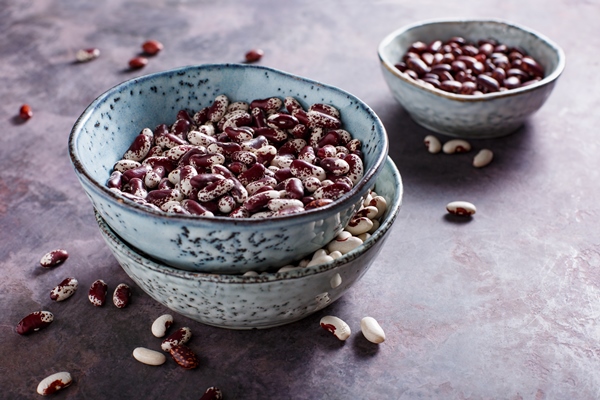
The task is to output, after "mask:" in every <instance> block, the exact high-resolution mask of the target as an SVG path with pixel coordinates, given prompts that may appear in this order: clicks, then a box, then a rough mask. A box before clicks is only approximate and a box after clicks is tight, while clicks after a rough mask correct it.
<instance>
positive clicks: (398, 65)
mask: <svg viewBox="0 0 600 400" xmlns="http://www.w3.org/2000/svg"><path fill="white" fill-rule="evenodd" d="M394 67H395V68H396V69H397V70H398V71H400V72H404V71H406V68H408V67H407V66H406V63H405V62H404V61H400V62H398V63H396V64H394Z"/></svg>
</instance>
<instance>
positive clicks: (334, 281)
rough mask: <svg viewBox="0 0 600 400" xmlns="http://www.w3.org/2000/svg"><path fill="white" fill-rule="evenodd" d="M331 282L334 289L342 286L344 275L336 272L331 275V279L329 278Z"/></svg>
mask: <svg viewBox="0 0 600 400" xmlns="http://www.w3.org/2000/svg"><path fill="white" fill-rule="evenodd" d="M329 284H330V285H331V288H332V289H335V288H336V287H338V286H340V285H341V284H342V277H341V275H340V274H335V275H333V276H332V277H331V279H330V280H329Z"/></svg>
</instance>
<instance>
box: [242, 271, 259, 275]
mask: <svg viewBox="0 0 600 400" xmlns="http://www.w3.org/2000/svg"><path fill="white" fill-rule="evenodd" d="M258 275H259V274H258V272H256V271H246V272H244V274H243V275H242V276H258Z"/></svg>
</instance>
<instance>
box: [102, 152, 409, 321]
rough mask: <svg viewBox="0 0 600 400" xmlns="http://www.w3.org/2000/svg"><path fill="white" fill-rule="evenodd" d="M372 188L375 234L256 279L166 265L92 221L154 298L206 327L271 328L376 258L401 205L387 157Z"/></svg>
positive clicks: (302, 313)
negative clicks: (319, 259)
mask: <svg viewBox="0 0 600 400" xmlns="http://www.w3.org/2000/svg"><path fill="white" fill-rule="evenodd" d="M375 190H376V191H377V194H378V195H380V196H383V197H384V198H385V199H386V201H387V205H388V207H387V210H386V213H385V214H384V216H383V217H382V219H381V221H380V226H379V228H378V229H377V231H375V233H373V235H372V236H371V237H370V238H369V239H367V240H366V241H365V242H364V243H363V244H362V245H361V246H359V247H357V248H356V249H354V250H352V251H351V252H349V253H346V254H345V255H343V256H342V257H340V258H338V259H336V260H335V261H333V262H331V263H328V264H322V265H315V266H313V267H308V268H302V269H296V270H292V271H288V272H278V273H266V274H261V275H258V276H242V275H218V274H207V273H200V272H190V271H182V270H180V269H176V268H171V267H168V266H165V265H163V264H160V263H157V262H155V261H153V260H152V259H150V258H148V257H146V256H145V255H144V254H142V253H140V252H138V251H136V250H135V249H133V248H132V247H131V246H129V245H127V243H125V242H124V241H123V240H122V239H121V238H120V237H119V236H118V235H117V234H116V233H115V232H114V231H113V230H112V229H111V228H110V226H109V225H108V224H107V223H106V222H105V221H104V220H103V219H102V217H101V216H100V215H98V213H96V220H97V222H98V225H99V226H100V233H101V234H102V237H103V238H104V240H105V241H106V244H107V245H108V247H109V248H110V250H111V252H112V253H113V254H114V256H115V258H116V259H117V261H118V262H119V264H120V265H121V267H122V268H123V269H124V270H125V272H126V273H127V274H128V275H129V276H130V277H131V279H133V281H134V282H135V283H136V284H137V285H138V286H139V287H140V288H142V290H144V292H146V293H147V294H148V295H149V296H150V297H152V298H153V299H154V300H156V301H158V302H159V303H161V304H163V305H164V306H166V307H168V308H170V309H171V310H173V311H175V312H177V313H179V314H182V315H184V316H186V317H188V318H191V319H193V320H196V321H199V322H202V323H205V324H208V325H213V326H217V327H221V328H229V329H251V328H270V327H275V326H279V325H284V324H288V323H290V322H294V321H297V320H299V319H302V318H304V317H307V316H308V315H310V314H312V313H314V312H316V311H318V310H320V309H322V308H324V307H326V306H328V305H330V304H331V303H333V302H334V301H336V300H337V299H339V298H340V297H341V296H342V295H343V294H344V293H346V292H347V291H348V289H350V287H352V285H354V284H355V283H356V282H357V281H358V280H359V279H360V278H361V277H362V276H363V275H364V274H365V273H366V272H367V270H368V269H369V268H370V267H371V266H372V264H373V263H374V262H375V261H376V260H377V255H378V254H379V252H380V251H381V250H382V248H383V244H384V242H385V241H386V239H387V238H388V236H389V233H390V231H391V230H390V228H391V227H392V225H393V223H394V221H395V220H396V217H397V216H398V213H399V212H400V207H401V204H402V195H403V187H402V180H401V177H400V174H399V173H398V170H397V169H396V166H395V165H394V163H393V162H392V160H391V159H390V158H388V159H387V162H386V163H385V164H384V169H383V171H382V172H381V174H380V175H379V178H378V179H377V183H376V185H375ZM333 282H334V283H333Z"/></svg>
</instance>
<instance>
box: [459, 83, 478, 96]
mask: <svg viewBox="0 0 600 400" xmlns="http://www.w3.org/2000/svg"><path fill="white" fill-rule="evenodd" d="M476 90H477V84H476V83H475V82H471V81H466V82H463V83H462V85H461V87H460V91H459V94H473V93H474V92H475V91H476Z"/></svg>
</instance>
